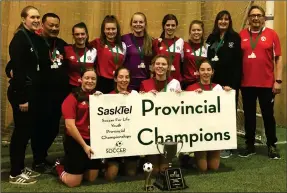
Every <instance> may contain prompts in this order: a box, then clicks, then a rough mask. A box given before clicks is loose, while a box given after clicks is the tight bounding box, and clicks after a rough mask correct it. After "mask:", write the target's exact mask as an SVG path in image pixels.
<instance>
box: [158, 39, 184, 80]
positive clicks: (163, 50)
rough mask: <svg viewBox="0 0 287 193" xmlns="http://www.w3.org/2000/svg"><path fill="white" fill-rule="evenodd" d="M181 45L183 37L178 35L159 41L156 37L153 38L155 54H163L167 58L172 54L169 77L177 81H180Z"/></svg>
mask: <svg viewBox="0 0 287 193" xmlns="http://www.w3.org/2000/svg"><path fill="white" fill-rule="evenodd" d="M183 45H184V41H183V39H182V38H178V37H175V38H174V39H163V40H162V41H161V42H159V40H158V39H154V40H153V51H154V53H155V54H156V55H158V54H163V55H166V56H167V57H168V58H169V59H171V57H172V56H174V58H173V62H172V65H173V66H172V69H171V77H172V78H175V79H177V80H178V81H181V79H182V77H181V72H180V66H181V62H182V61H183ZM168 48H169V51H170V53H169V51H168Z"/></svg>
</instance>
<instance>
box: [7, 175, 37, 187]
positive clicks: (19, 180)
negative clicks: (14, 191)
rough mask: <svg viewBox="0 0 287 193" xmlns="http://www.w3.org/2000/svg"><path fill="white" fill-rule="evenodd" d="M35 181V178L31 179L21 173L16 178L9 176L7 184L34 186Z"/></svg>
mask: <svg viewBox="0 0 287 193" xmlns="http://www.w3.org/2000/svg"><path fill="white" fill-rule="evenodd" d="M36 182H37V180H36V179H35V178H31V177H29V176H27V175H26V174H24V173H22V174H19V175H18V176H16V177H12V176H9V183H11V184H18V185H30V184H35V183H36Z"/></svg>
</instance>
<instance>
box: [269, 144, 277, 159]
mask: <svg viewBox="0 0 287 193" xmlns="http://www.w3.org/2000/svg"><path fill="white" fill-rule="evenodd" d="M268 157H269V158H270V159H280V154H279V152H278V150H277V149H276V147H273V146H269V147H268Z"/></svg>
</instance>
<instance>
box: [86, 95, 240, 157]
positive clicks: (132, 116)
mask: <svg viewBox="0 0 287 193" xmlns="http://www.w3.org/2000/svg"><path fill="white" fill-rule="evenodd" d="M90 135H91V147H92V149H93V151H94V155H93V156H92V157H93V158H110V157H125V156H135V155H149V154H159V152H158V150H157V147H156V144H157V143H161V142H165V141H166V142H168V141H172V142H177V141H180V140H182V141H183V148H182V150H181V152H194V151H208V150H222V149H236V148H237V136H236V111H235V91H233V90H232V91H229V92H226V91H204V92H203V93H200V94H199V93H195V92H182V93H174V92H161V93H158V94H157V95H153V94H152V93H145V94H137V93H133V94H129V95H121V94H107V95H100V96H93V95H91V96H90ZM178 149H179V148H178Z"/></svg>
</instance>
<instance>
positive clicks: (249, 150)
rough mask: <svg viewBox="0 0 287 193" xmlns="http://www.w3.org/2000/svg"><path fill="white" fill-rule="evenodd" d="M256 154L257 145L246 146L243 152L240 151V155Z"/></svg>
mask: <svg viewBox="0 0 287 193" xmlns="http://www.w3.org/2000/svg"><path fill="white" fill-rule="evenodd" d="M254 154H256V152H255V147H254V146H253V147H248V146H247V147H246V148H245V149H244V150H242V151H241V152H239V157H249V156H251V155H254Z"/></svg>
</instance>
